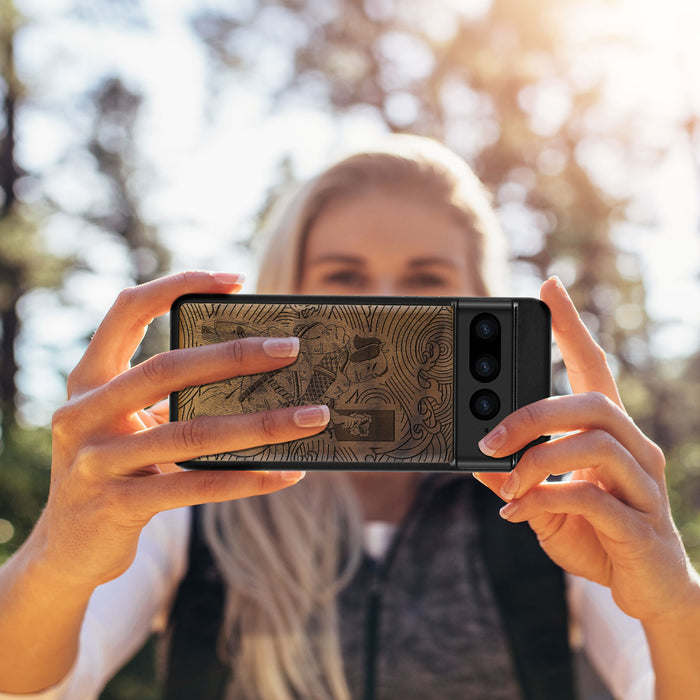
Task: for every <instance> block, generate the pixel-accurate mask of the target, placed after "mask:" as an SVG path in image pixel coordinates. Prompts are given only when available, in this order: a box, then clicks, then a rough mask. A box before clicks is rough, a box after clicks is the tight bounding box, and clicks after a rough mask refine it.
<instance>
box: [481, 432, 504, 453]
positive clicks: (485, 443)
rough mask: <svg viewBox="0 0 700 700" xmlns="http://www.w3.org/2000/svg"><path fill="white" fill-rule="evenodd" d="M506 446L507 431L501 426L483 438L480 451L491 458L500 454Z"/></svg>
mask: <svg viewBox="0 0 700 700" xmlns="http://www.w3.org/2000/svg"><path fill="white" fill-rule="evenodd" d="M505 444H506V429H505V428H504V427H503V426H502V425H499V426H498V427H497V428H495V429H494V430H492V431H491V432H490V433H489V434H488V435H486V436H485V437H483V438H482V439H481V440H480V442H479V449H480V450H481V451H482V452H483V453H484V454H485V455H488V456H489V457H493V455H495V454H496V452H498V450H499V449H500V448H501V447H503V445H505Z"/></svg>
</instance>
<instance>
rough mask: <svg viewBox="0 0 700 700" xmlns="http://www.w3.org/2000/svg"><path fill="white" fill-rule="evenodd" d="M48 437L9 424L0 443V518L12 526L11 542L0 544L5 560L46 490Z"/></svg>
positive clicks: (25, 531) (39, 431)
mask: <svg viewBox="0 0 700 700" xmlns="http://www.w3.org/2000/svg"><path fill="white" fill-rule="evenodd" d="M50 466H51V434H50V432H49V430H48V429H46V428H36V429H26V428H22V427H20V426H19V425H17V424H16V423H14V422H12V423H9V424H8V425H6V426H5V427H4V429H3V433H2V439H1V441H0V518H2V519H3V520H6V521H8V522H9V523H10V525H11V526H12V528H13V530H14V533H13V535H12V537H11V539H9V540H7V541H6V542H2V543H0V561H5V559H7V557H8V556H10V555H11V554H12V552H14V551H15V550H16V549H17V548H18V547H19V545H20V544H21V543H22V542H23V541H24V540H25V539H26V538H27V536H28V535H29V532H30V531H31V529H32V527H33V525H34V523H35V522H36V520H37V519H38V517H39V515H40V513H41V510H42V508H43V507H44V504H45V503H46V497H47V494H48V491H49V477H50Z"/></svg>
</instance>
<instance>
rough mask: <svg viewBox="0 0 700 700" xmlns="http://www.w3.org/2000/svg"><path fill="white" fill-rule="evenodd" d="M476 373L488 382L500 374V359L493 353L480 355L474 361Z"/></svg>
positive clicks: (479, 377) (478, 377)
mask: <svg viewBox="0 0 700 700" xmlns="http://www.w3.org/2000/svg"><path fill="white" fill-rule="evenodd" d="M474 374H475V376H476V378H477V379H478V380H480V381H482V382H488V381H490V380H491V379H493V378H494V377H495V376H496V375H497V374H498V360H496V358H495V357H494V356H493V355H479V357H477V358H476V362H474Z"/></svg>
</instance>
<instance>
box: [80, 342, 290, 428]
mask: <svg viewBox="0 0 700 700" xmlns="http://www.w3.org/2000/svg"><path fill="white" fill-rule="evenodd" d="M298 352H299V340H298V338H292V337H289V338H240V339H237V340H232V341H228V342H225V343H212V344H211V345H204V346H201V347H197V348H182V349H179V350H169V351H168V352H164V353H161V354H159V355H154V356H153V357H151V358H149V359H148V360H145V361H144V362H142V363H141V364H139V365H136V367H132V368H131V369H129V370H127V371H125V372H122V374H120V375H119V376H118V377H116V378H114V379H113V380H111V381H110V382H109V383H108V384H105V385H103V386H101V387H99V388H98V389H96V390H95V391H93V392H91V393H90V394H89V395H86V396H85V397H84V400H83V402H84V404H85V411H86V413H87V414H88V415H89V414H91V413H92V414H94V415H96V416H99V418H100V420H101V421H104V420H109V421H111V420H114V418H115V417H117V416H123V415H125V414H129V413H133V412H134V411H139V410H141V409H142V408H143V407H144V406H149V405H151V404H153V403H156V402H157V401H160V400H161V399H163V398H164V397H166V396H167V395H168V394H170V393H172V392H174V391H180V390H182V389H185V388H187V387H190V386H198V385H201V384H209V383H211V382H217V381H222V380H224V379H229V378H231V377H239V376H243V375H248V374H259V373H261V372H269V371H272V370H275V369H279V368H280V367H285V366H287V365H289V364H291V363H292V362H294V361H295V359H296V357H297V354H298Z"/></svg>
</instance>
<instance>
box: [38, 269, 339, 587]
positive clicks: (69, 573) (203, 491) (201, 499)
mask: <svg viewBox="0 0 700 700" xmlns="http://www.w3.org/2000/svg"><path fill="white" fill-rule="evenodd" d="M239 290H240V284H239V282H238V281H237V276H236V275H230V274H223V273H222V274H212V273H207V272H186V273H181V274H178V275H173V276H170V277H164V278H162V279H158V280H155V281H153V282H149V283H147V284H143V285H141V286H138V287H132V288H129V289H126V290H124V291H123V292H122V293H121V294H120V295H119V297H118V298H117V300H116V302H115V303H114V305H113V306H112V308H111V309H110V310H109V312H108V313H107V315H106V316H105V318H104V320H103V321H102V323H101V325H100V327H99V328H98V330H97V332H96V333H95V335H94V337H93V339H92V341H91V342H90V345H89V346H88V349H87V351H86V352H85V355H84V356H83V358H82V359H81V361H80V362H79V363H78V365H77V366H76V367H75V369H74V370H73V372H72V373H71V375H70V377H69V379H68V401H67V403H66V404H65V405H64V406H63V407H62V408H60V409H59V410H58V411H57V412H56V414H55V415H54V419H53V425H52V428H53V462H52V469H51V488H50V491H49V498H48V502H47V506H46V509H45V511H44V513H43V515H42V518H41V520H40V523H39V524H38V527H37V530H35V532H34V534H33V539H34V540H35V541H34V545H35V547H36V549H35V553H36V552H37V551H38V552H40V557H41V559H42V561H43V562H44V564H47V563H48V565H49V566H50V567H51V568H52V569H53V570H54V571H56V572H60V574H61V578H62V580H63V581H65V582H66V583H69V582H70V583H73V584H75V585H79V586H88V587H94V586H97V585H99V584H101V583H104V582H106V581H108V580H110V579H113V578H115V577H117V576H119V575H120V574H121V573H123V572H124V571H125V570H126V569H127V568H128V567H129V565H130V564H131V562H132V561H133V558H134V556H135V553H136V546H137V543H138V539H139V534H140V532H141V529H142V528H143V527H144V525H145V524H146V523H147V522H148V521H149V520H150V519H151V518H152V517H153V515H155V514H156V513H158V512H159V511H162V510H167V509H170V508H178V507H181V506H187V505H192V504H196V503H206V502H214V501H226V500H231V499H235V498H244V497H246V496H252V495H257V494H264V493H270V492H272V491H276V490H278V489H281V488H284V487H286V486H290V485H291V484H293V483H295V482H297V481H298V480H299V479H300V478H301V477H302V476H303V472H280V471H270V472H267V471H259V472H258V471H256V472H250V471H225V470H222V471H218V470H211V471H184V470H181V469H180V468H178V467H177V466H175V464H174V462H179V461H183V460H188V459H192V458H195V457H198V456H201V455H205V454H214V453H218V452H225V451H230V450H240V449H245V448H249V447H252V446H256V445H263V444H270V443H276V442H284V441H288V440H294V439H297V438H303V437H308V436H310V435H314V434H315V433H318V432H319V431H320V430H321V429H322V428H323V427H325V425H326V423H327V421H328V415H329V414H328V409H327V408H326V407H325V406H317V407H310V406H305V407H300V408H284V409H277V410H272V411H266V412H259V413H249V414H244V415H232V416H215V417H206V418H204V417H202V418H196V419H194V420H190V421H183V422H177V423H163V422H162V420H159V419H158V416H157V411H153V410H151V411H149V409H147V408H146V407H148V406H153V405H154V404H156V403H157V402H159V401H161V400H162V399H164V398H165V397H167V396H168V394H170V393H171V392H173V391H177V390H180V389H183V388H185V387H188V386H192V385H198V384H206V383H209V382H215V381H221V380H224V379H228V378H230V377H233V376H239V375H244V374H255V373H258V372H265V371H269V370H274V369H277V368H279V367H284V366H286V365H288V364H291V363H292V362H294V360H295V358H296V351H298V343H297V344H296V348H295V344H294V342H293V341H292V340H290V339H287V341H286V347H285V343H282V347H281V348H280V347H278V348H277V349H276V350H271V349H270V342H269V339H265V338H246V339H243V340H235V341H232V342H226V343H218V344H215V345H210V346H205V347H199V348H189V349H181V350H171V351H169V352H164V353H162V354H160V355H156V356H154V357H152V358H150V359H148V360H146V361H144V362H142V363H141V364H139V365H137V366H135V367H130V364H129V363H130V359H131V357H132V355H133V354H134V352H135V350H136V348H137V347H138V345H139V343H140V342H141V340H142V338H143V336H144V334H145V331H146V328H147V326H148V325H149V324H150V323H151V321H152V320H153V319H154V318H155V317H157V316H159V315H162V314H164V313H166V312H167V311H168V310H169V308H170V305H171V304H172V302H173V301H174V300H175V299H176V298H177V297H178V296H180V295H182V294H187V293H191V292H208V293H226V292H234V291H239ZM266 348H267V351H266ZM280 355H281V356H280ZM302 426H303V427H302Z"/></svg>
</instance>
